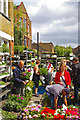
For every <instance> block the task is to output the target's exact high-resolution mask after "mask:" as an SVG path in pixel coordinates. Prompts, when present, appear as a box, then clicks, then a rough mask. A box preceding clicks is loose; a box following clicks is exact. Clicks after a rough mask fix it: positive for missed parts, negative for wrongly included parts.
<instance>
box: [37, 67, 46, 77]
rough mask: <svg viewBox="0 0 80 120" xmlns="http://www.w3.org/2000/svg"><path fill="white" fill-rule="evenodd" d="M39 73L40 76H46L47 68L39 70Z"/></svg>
mask: <svg viewBox="0 0 80 120" xmlns="http://www.w3.org/2000/svg"><path fill="white" fill-rule="evenodd" d="M39 73H40V75H47V74H48V70H47V68H45V67H44V68H43V67H42V68H40V70H39Z"/></svg>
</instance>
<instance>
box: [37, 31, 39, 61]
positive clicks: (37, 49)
mask: <svg viewBox="0 0 80 120" xmlns="http://www.w3.org/2000/svg"><path fill="white" fill-rule="evenodd" d="M37 59H39V32H37Z"/></svg>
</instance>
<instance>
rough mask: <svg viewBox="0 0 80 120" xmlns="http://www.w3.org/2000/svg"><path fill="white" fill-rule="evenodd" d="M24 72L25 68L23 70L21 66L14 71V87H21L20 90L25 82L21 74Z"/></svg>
mask: <svg viewBox="0 0 80 120" xmlns="http://www.w3.org/2000/svg"><path fill="white" fill-rule="evenodd" d="M24 71H25V69H24V67H23V69H22V70H21V69H20V67H19V66H18V67H17V68H16V69H15V70H14V86H15V87H19V88H20V87H21V83H23V80H21V72H24Z"/></svg>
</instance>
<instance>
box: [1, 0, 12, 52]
mask: <svg viewBox="0 0 80 120" xmlns="http://www.w3.org/2000/svg"><path fill="white" fill-rule="evenodd" d="M13 19H14V15H13V0H0V46H2V44H4V43H5V44H7V45H8V46H9V49H10V51H11V52H12V54H14V21H13Z"/></svg>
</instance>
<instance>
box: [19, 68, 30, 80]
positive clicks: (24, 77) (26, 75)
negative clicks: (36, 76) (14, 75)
mask: <svg viewBox="0 0 80 120" xmlns="http://www.w3.org/2000/svg"><path fill="white" fill-rule="evenodd" d="M30 76H31V69H27V70H26V71H25V72H22V73H21V79H22V80H29V79H30Z"/></svg>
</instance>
